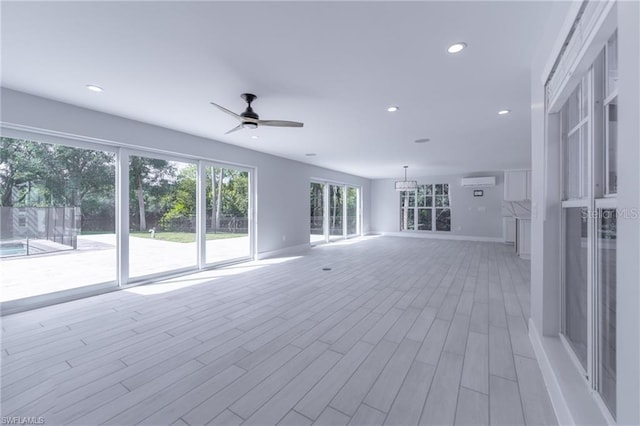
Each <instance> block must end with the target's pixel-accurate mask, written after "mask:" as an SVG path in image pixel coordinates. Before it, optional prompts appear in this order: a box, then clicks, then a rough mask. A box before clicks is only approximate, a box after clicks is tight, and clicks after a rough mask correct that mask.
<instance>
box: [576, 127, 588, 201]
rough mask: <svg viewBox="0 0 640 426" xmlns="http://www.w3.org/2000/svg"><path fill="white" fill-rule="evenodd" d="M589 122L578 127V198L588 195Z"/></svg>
mask: <svg viewBox="0 0 640 426" xmlns="http://www.w3.org/2000/svg"><path fill="white" fill-rule="evenodd" d="M588 141H589V123H588V122H587V123H585V124H584V125H583V126H582V127H581V128H580V162H581V163H582V167H581V169H580V180H581V181H582V182H581V184H580V193H579V195H578V198H585V197H587V196H588V195H589V156H588V155H587V154H588V146H589V142H588Z"/></svg>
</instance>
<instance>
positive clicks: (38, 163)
mask: <svg viewBox="0 0 640 426" xmlns="http://www.w3.org/2000/svg"><path fill="white" fill-rule="evenodd" d="M4 131H5V130H4V129H3V132H4ZM9 132H13V131H9ZM20 135H21V134H20ZM42 138H43V139H45V140H52V141H53V142H41V141H37V140H33V139H19V138H13V137H5V136H3V137H1V138H0V200H1V205H0V262H1V265H0V267H1V268H2V279H0V303H2V308H3V309H6V311H5V312H9V311H12V310H14V309H15V310H17V309H22V308H24V307H27V306H29V305H30V304H31V303H38V304H39V303H42V302H43V301H52V302H54V301H56V300H59V298H62V297H69V296H75V295H76V294H78V295H79V294H87V293H89V292H92V291H100V290H103V289H105V288H110V287H116V286H118V285H126V284H130V283H137V282H142V281H148V280H151V279H160V278H162V277H164V276H167V275H168V274H173V273H177V272H188V271H191V270H193V271H195V270H198V269H202V268H206V267H209V266H212V265H215V264H219V263H228V262H230V261H237V260H245V259H250V258H251V256H252V255H253V246H254V243H253V237H252V232H253V225H252V221H253V219H252V214H251V211H252V203H253V202H252V199H253V197H252V191H253V187H254V185H253V184H252V173H251V170H250V169H247V168H240V167H231V166H227V165H217V164H213V163H210V162H206V161H204V160H195V159H194V160H192V159H185V158H181V157H172V156H167V155H164V154H162V155H161V154H155V153H150V152H145V151H132V150H128V149H125V148H116V147H109V146H104V145H101V144H94V143H90V142H85V141H79V140H71V139H64V138H57V137H48V136H42ZM34 139H35V138H34ZM118 259H119V261H118Z"/></svg>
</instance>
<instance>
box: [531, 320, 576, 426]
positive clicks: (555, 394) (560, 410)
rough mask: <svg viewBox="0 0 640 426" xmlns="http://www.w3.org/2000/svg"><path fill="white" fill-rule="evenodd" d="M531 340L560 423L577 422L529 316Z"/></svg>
mask: <svg viewBox="0 0 640 426" xmlns="http://www.w3.org/2000/svg"><path fill="white" fill-rule="evenodd" d="M529 340H530V341H531V346H533V352H534V353H535V354H536V358H537V359H538V365H539V366H540V371H541V372H542V378H543V380H544V383H545V385H546V387H547V392H549V399H551V405H552V406H553V411H555V413H556V419H558V424H560V425H572V424H575V423H574V421H573V417H572V416H571V412H570V411H569V407H568V406H567V401H566V400H565V399H564V395H562V389H561V387H560V383H558V379H557V377H556V375H555V374H554V373H553V367H551V361H550V360H549V357H548V356H547V352H546V351H545V350H544V347H543V345H542V340H541V339H540V335H539V334H538V329H537V328H536V325H535V324H534V322H533V320H532V319H531V318H529Z"/></svg>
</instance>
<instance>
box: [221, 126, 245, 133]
mask: <svg viewBox="0 0 640 426" xmlns="http://www.w3.org/2000/svg"><path fill="white" fill-rule="evenodd" d="M241 129H242V124H238V125H237V126H236V127H234V128H233V129H231V130H229V131H228V132H226V133H225V135H228V134H229V133H233V132H237V131H238V130H241Z"/></svg>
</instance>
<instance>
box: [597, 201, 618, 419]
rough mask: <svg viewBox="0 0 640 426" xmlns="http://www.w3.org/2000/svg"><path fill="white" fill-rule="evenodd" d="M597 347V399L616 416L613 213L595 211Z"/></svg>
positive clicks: (612, 211) (614, 237)
mask: <svg viewBox="0 0 640 426" xmlns="http://www.w3.org/2000/svg"><path fill="white" fill-rule="evenodd" d="M598 213H599V215H598V239H597V240H596V241H597V242H596V244H597V257H598V259H597V263H598V293H599V294H600V303H599V306H598V318H599V322H600V327H599V330H600V335H599V336H598V340H599V342H598V347H599V353H600V356H599V357H598V358H599V360H600V365H599V368H598V371H599V374H600V380H599V382H600V395H602V399H603V401H604V402H605V404H606V405H607V407H609V410H610V411H611V413H612V414H613V415H614V416H615V412H616V211H615V210H614V209H611V210H609V209H607V210H599V211H598Z"/></svg>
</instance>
